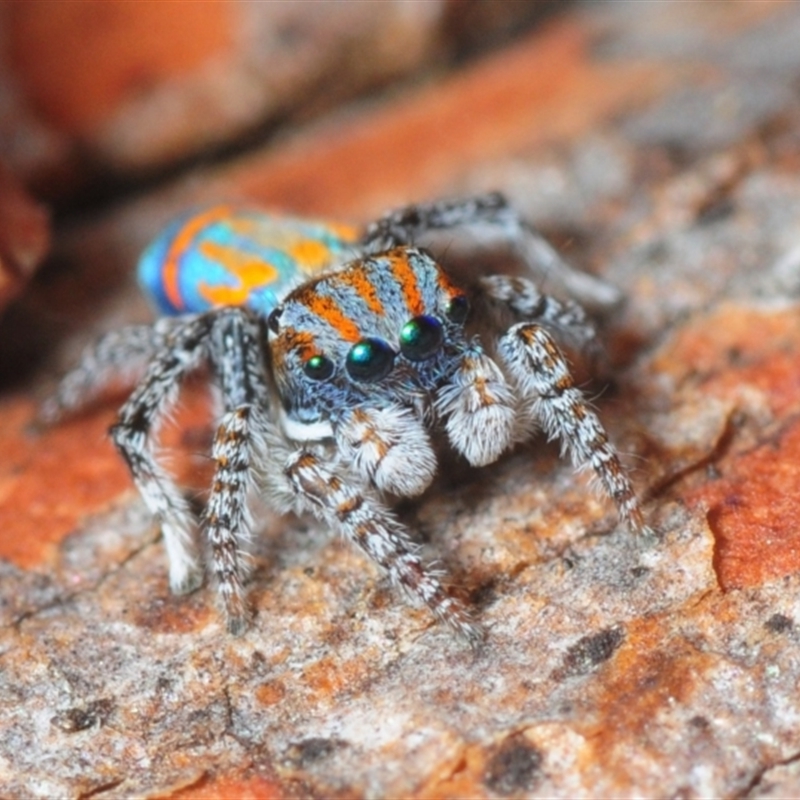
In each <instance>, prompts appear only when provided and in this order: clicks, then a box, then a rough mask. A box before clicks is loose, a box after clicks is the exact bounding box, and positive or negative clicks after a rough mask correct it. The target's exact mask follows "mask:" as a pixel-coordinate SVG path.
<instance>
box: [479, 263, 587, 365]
mask: <svg viewBox="0 0 800 800" xmlns="http://www.w3.org/2000/svg"><path fill="white" fill-rule="evenodd" d="M480 286H481V289H482V290H483V292H484V293H485V295H486V296H487V297H489V298H490V299H492V300H495V301H497V302H499V303H502V304H503V305H504V306H505V307H506V308H508V309H509V310H510V311H511V312H512V314H513V315H514V316H515V317H516V318H517V319H518V320H525V321H527V322H541V323H543V324H544V325H547V326H548V327H549V328H556V329H558V330H559V331H560V332H561V333H563V334H564V335H565V336H566V337H567V339H568V340H569V341H570V343H571V344H573V345H575V346H576V347H578V348H579V349H580V350H582V351H587V352H588V353H589V354H591V355H596V354H597V352H598V344H597V334H596V332H595V329H594V325H592V323H591V322H590V321H589V319H588V317H587V316H586V312H585V311H584V310H583V308H582V307H581V306H579V305H578V304H577V303H574V302H572V301H571V300H558V299H556V298H555V297H551V296H550V295H547V294H543V293H542V292H540V291H539V290H538V288H537V287H536V284H535V283H533V281H530V280H528V279H527V278H519V277H513V276H510V275H487V276H486V277H484V278H481V280H480Z"/></svg>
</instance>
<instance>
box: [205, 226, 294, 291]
mask: <svg viewBox="0 0 800 800" xmlns="http://www.w3.org/2000/svg"><path fill="white" fill-rule="evenodd" d="M200 252H201V253H202V254H203V255H204V256H205V257H206V258H209V259H210V260H212V261H216V262H217V263H218V264H221V265H222V266H223V267H225V269H226V270H227V271H228V272H229V273H230V274H231V275H232V276H233V277H235V278H237V279H238V280H239V285H238V286H225V285H222V286H213V285H210V284H208V283H206V282H205V281H204V282H203V283H201V284H200V285H199V286H198V287H197V290H198V292H199V293H200V295H201V296H202V297H203V298H205V299H206V300H208V302H209V303H211V304H212V305H214V306H240V305H243V304H244V303H245V302H246V301H247V298H248V297H249V296H250V293H251V292H252V291H253V289H255V288H258V287H261V286H266V285H267V284H270V283H274V282H275V281H276V280H277V279H278V278H279V277H280V273H279V272H278V270H277V268H276V267H274V266H273V265H272V264H270V263H269V262H267V261H264V260H263V259H260V258H258V257H257V256H253V255H252V254H251V253H243V252H242V251H241V250H237V249H236V248H235V247H229V246H226V245H222V244H219V243H218V242H213V241H210V240H209V241H205V242H202V243H201V244H200Z"/></svg>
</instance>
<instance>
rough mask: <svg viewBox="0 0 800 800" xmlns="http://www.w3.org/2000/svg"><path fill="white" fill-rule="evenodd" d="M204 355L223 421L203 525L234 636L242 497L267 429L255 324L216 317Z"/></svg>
mask: <svg viewBox="0 0 800 800" xmlns="http://www.w3.org/2000/svg"><path fill="white" fill-rule="evenodd" d="M209 351H210V357H211V362H212V364H213V366H214V368H215V370H216V374H217V379H218V382H219V386H220V389H221V394H222V402H223V407H224V416H223V417H222V420H221V421H220V424H219V426H218V428H217V432H216V435H215V437H214V446H213V450H212V456H213V458H214V461H215V464H216V469H215V473H214V482H213V485H212V489H211V494H210V496H209V499H208V505H207V508H206V514H205V525H206V533H207V536H208V540H209V543H210V545H211V566H212V569H213V572H214V575H215V578H216V583H217V588H218V591H219V593H220V596H221V598H222V604H223V609H224V612H225V619H226V622H227V627H228V630H229V631H230V632H231V633H233V634H239V633H241V632H242V631H243V630H244V629H245V627H246V625H247V608H246V605H245V601H244V592H243V589H242V580H243V573H244V572H245V566H246V557H247V556H246V553H244V552H242V551H241V550H240V545H241V544H242V543H243V542H246V541H247V540H248V539H249V538H250V534H251V523H250V518H249V514H248V509H247V494H248V491H249V489H250V487H251V486H252V483H253V471H254V466H255V465H254V461H256V460H263V459H265V458H266V452H265V451H264V449H263V444H264V437H265V432H266V431H267V427H268V425H269V423H268V421H267V418H266V415H265V412H266V409H267V404H268V402H269V396H268V389H267V384H266V377H265V367H264V361H263V355H262V349H261V344H260V337H259V328H258V323H257V321H256V320H255V319H254V318H253V317H252V316H251V315H250V313H249V312H247V311H246V310H244V309H242V308H225V309H222V310H221V311H219V312H216V313H215V315H214V322H213V325H212V328H211V335H210V339H209Z"/></svg>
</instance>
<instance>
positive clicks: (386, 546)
mask: <svg viewBox="0 0 800 800" xmlns="http://www.w3.org/2000/svg"><path fill="white" fill-rule="evenodd" d="M283 475H284V478H285V480H286V481H287V482H288V486H287V487H286V489H288V490H289V491H290V492H292V493H293V494H294V497H295V500H296V501H297V502H299V503H300V504H301V505H302V506H304V507H306V508H310V509H311V510H312V511H313V512H314V513H315V514H316V515H317V516H318V517H319V518H320V519H322V520H323V521H324V522H326V523H327V524H329V525H330V526H331V527H332V528H334V529H335V530H339V531H341V533H342V534H343V535H344V536H345V537H346V538H348V539H349V540H350V541H352V542H354V543H355V544H356V545H358V547H360V548H361V550H363V551H364V552H365V553H366V554H367V555H368V556H369V557H370V558H371V559H372V560H373V561H375V562H376V563H377V564H378V565H379V566H381V567H382V568H383V569H384V570H386V572H387V573H388V575H389V578H390V580H391V582H392V583H393V584H394V585H395V586H398V587H400V588H402V589H405V590H406V591H408V592H409V593H410V594H411V595H412V596H414V597H416V598H418V599H419V600H421V601H422V602H423V603H425V604H426V605H427V606H428V608H430V610H431V611H432V612H433V613H434V615H435V616H436V617H437V618H438V619H440V620H442V621H443V622H445V623H447V624H448V625H449V626H450V627H451V628H453V629H454V630H455V631H456V632H457V633H458V634H460V635H461V636H463V637H464V638H466V639H467V640H468V641H469V642H471V643H472V644H473V645H475V644H477V643H479V642H480V641H481V640H482V639H483V629H482V628H481V627H480V626H479V625H478V624H477V623H475V622H474V621H473V620H472V618H471V617H470V614H469V612H468V610H467V609H466V608H465V607H464V606H463V605H462V604H461V603H460V602H459V601H458V600H457V599H455V598H454V597H450V595H449V594H448V593H447V592H446V591H445V589H444V587H443V586H442V584H441V583H440V582H439V580H438V578H437V576H436V575H435V574H434V573H432V572H431V571H430V570H429V569H427V568H426V567H425V565H424V564H423V563H422V561H421V560H420V558H419V556H418V555H417V549H418V548H417V546H416V545H415V544H414V543H413V542H412V541H411V540H410V538H409V537H408V534H407V532H406V530H405V528H403V526H402V525H401V524H400V523H399V522H398V521H397V520H396V519H395V518H394V517H393V516H392V514H391V513H390V512H389V511H388V510H387V509H386V508H384V507H383V505H382V504H381V503H379V502H378V501H377V500H376V499H375V498H374V497H372V496H370V495H369V494H368V493H366V492H364V491H362V490H361V489H359V488H357V487H355V486H351V485H348V483H347V482H346V481H345V480H344V479H343V478H342V477H340V476H339V475H338V474H337V472H336V470H335V468H333V467H331V466H330V465H329V464H327V463H325V460H324V459H323V457H322V456H320V455H319V454H318V453H316V452H314V451H313V450H311V449H308V448H304V449H299V450H296V451H294V452H291V453H289V454H288V458H287V459H286V460H285V461H284V468H283Z"/></svg>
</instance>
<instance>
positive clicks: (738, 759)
mask: <svg viewBox="0 0 800 800" xmlns="http://www.w3.org/2000/svg"><path fill="white" fill-rule="evenodd" d="M798 35H800V9H798V7H797V6H795V5H792V4H784V3H758V4H755V3H751V4H746V3H740V4H717V3H713V4H712V3H705V4H697V3H695V4H669V5H668V6H667V5H665V4H650V3H647V4H645V3H639V4H631V3H623V2H620V3H608V4H602V5H599V4H587V5H584V6H580V5H577V6H574V7H571V8H570V10H569V11H568V12H567V13H566V14H565V15H563V16H562V17H561V18H560V19H557V20H555V21H551V22H549V23H547V24H546V25H544V27H542V28H541V29H539V30H538V31H537V32H536V33H534V34H533V35H531V36H530V37H529V38H527V39H523V40H520V41H519V42H518V43H517V44H515V45H512V46H511V47H509V48H508V49H506V50H503V51H500V52H497V53H495V54H492V55H491V56H488V57H485V58H484V59H481V60H479V61H477V62H473V63H472V64H469V65H467V66H465V67H464V68H462V69H461V70H459V71H458V72H456V73H455V74H453V75H450V76H443V77H440V78H437V79H436V80H435V81H434V82H433V83H431V84H429V85H427V86H425V87H420V88H416V89H413V90H409V91H407V92H406V93H404V94H401V95H399V96H394V97H390V98H387V99H386V100H385V101H384V102H381V103H376V104H375V105H373V106H371V107H370V108H367V109H361V110H358V111H357V112H349V113H347V114H342V115H341V116H337V117H333V118H327V119H326V120H325V121H322V122H319V123H315V125H314V126H313V127H310V128H308V129H306V130H304V131H302V132H301V133H299V134H297V135H296V136H295V137H293V138H289V139H287V140H286V141H285V142H282V143H279V144H276V145H274V146H272V147H270V148H268V149H266V150H264V151H260V152H256V153H254V154H247V155H245V156H242V157H241V158H239V159H236V160H234V161H233V162H232V163H230V164H227V165H225V166H224V167H215V168H213V169H208V170H200V171H196V172H195V173H194V174H192V175H191V176H189V177H187V178H184V179H182V180H180V181H177V182H176V183H175V184H174V185H172V186H170V187H169V188H167V189H165V190H162V191H160V192H158V193H154V194H151V195H148V196H147V197H145V198H144V199H142V200H139V201H136V202H131V203H129V204H126V205H124V206H121V207H120V208H118V209H117V210H115V211H113V212H112V213H109V214H107V215H105V216H103V217H102V218H100V217H92V218H91V219H88V220H87V221H85V222H82V223H80V224H78V223H75V224H74V225H73V226H72V228H71V229H70V230H68V231H65V232H64V234H63V235H62V236H60V238H59V240H58V242H57V251H58V254H59V258H60V270H59V269H56V268H53V269H52V270H51V271H50V272H49V274H48V275H47V276H44V279H42V280H41V281H39V282H38V283H37V285H36V286H35V287H34V288H33V290H32V292H31V293H30V295H29V297H28V298H26V300H25V301H24V303H23V304H22V305H21V306H20V307H19V308H18V309H17V311H16V312H15V316H13V317H12V319H13V321H14V322H15V325H16V326H17V327H16V328H15V330H16V331H17V335H18V336H20V337H22V338H24V339H25V340H26V341H27V340H30V341H34V342H36V343H37V347H39V348H40V349H41V350H44V351H45V353H46V354H49V356H50V357H51V358H53V359H54V361H55V362H56V363H58V362H61V363H62V364H63V363H67V362H69V360H70V359H72V358H74V355H75V353H76V350H77V348H79V346H80V345H81V343H82V342H85V341H87V340H89V339H91V338H92V336H93V335H95V334H96V333H97V332H98V331H100V330H103V329H106V328H109V327H113V326H115V325H118V324H120V322H121V321H130V320H132V319H142V318H144V317H145V315H146V313H147V312H146V309H145V308H144V306H143V305H142V303H141V300H138V299H137V295H136V293H135V290H134V288H133V287H132V286H131V284H130V280H129V277H128V276H129V268H130V264H131V263H132V260H133V258H134V254H135V252H136V250H137V248H138V247H139V246H140V245H141V243H142V242H143V241H145V240H146V239H147V237H149V236H150V235H151V234H152V232H153V231H154V230H155V229H156V228H157V227H158V225H159V224H160V223H161V221H163V219H164V218H166V217H168V216H169V215H170V214H171V213H173V212H174V210H175V209H176V208H178V207H182V206H184V205H186V204H187V202H193V201H196V200H197V199H200V200H203V199H208V198H210V197H220V196H224V197H245V198H249V199H253V200H255V201H260V202H263V203H269V204H274V205H281V206H282V207H284V208H287V209H291V210H294V211H298V212H303V213H317V214H326V215H336V216H340V217H342V218H348V217H351V218H353V219H356V220H364V219H368V218H369V217H370V216H373V215H374V214H376V213H377V212H379V211H381V210H383V207H384V206H386V205H392V204H394V203H400V202H406V201H408V200H411V199H417V198H423V197H429V196H432V195H436V194H444V193H446V194H460V193H464V192H472V191H480V190H485V189H490V188H499V189H503V190H504V191H506V192H507V193H508V195H509V196H510V197H511V198H512V200H513V201H514V202H515V203H516V204H517V206H518V207H519V208H520V209H521V210H522V211H523V213H525V214H526V216H528V217H529V218H530V219H532V220H533V221H534V222H536V223H537V224H539V226H540V227H541V228H542V229H543V230H545V231H546V232H547V233H548V234H549V235H550V236H551V238H552V239H553V241H555V242H557V243H558V244H559V245H560V247H561V249H562V252H564V253H565V254H566V255H567V257H569V258H570V259H571V260H572V261H573V262H574V263H577V264H580V265H582V266H585V267H586V268H588V269H589V270H591V271H593V272H596V273H600V274H603V275H604V276H605V277H606V278H608V279H609V280H611V281H613V282H614V283H616V284H617V285H619V286H620V287H622V288H623V289H624V290H625V292H626V294H627V296H628V302H627V304H626V305H625V307H624V308H623V309H621V310H620V311H619V312H618V313H616V314H615V315H613V316H611V317H610V318H608V319H605V320H603V321H602V338H603V340H604V342H605V343H606V344H607V348H608V359H607V363H606V364H605V365H602V366H603V370H602V372H603V377H602V378H601V379H598V380H597V381H596V382H595V383H594V384H592V385H591V388H590V391H591V392H592V393H594V396H595V398H596V399H595V404H596V406H597V408H598V412H599V414H600V416H601V417H602V419H603V420H604V422H605V423H606V425H607V427H608V429H609V432H610V434H611V437H612V439H613V440H614V441H615V442H616V443H617V445H618V446H619V448H620V450H621V451H622V452H623V454H624V456H625V460H626V463H627V464H628V465H629V466H630V468H631V469H632V474H633V478H634V481H635V483H636V484H637V487H638V489H639V491H640V493H641V495H642V497H643V498H644V499H645V501H646V510H647V514H648V516H649V519H650V521H651V523H652V525H653V527H654V528H655V529H656V530H657V532H658V537H657V541H656V542H654V543H646V542H640V541H637V540H636V539H635V538H634V537H633V536H632V535H631V534H629V533H628V532H626V531H625V530H624V529H623V528H622V527H621V526H619V525H617V523H616V519H615V515H614V513H613V510H612V509H611V507H610V504H609V503H608V502H606V501H605V500H603V499H602V498H599V497H598V496H596V495H595V494H593V493H592V491H591V485H590V484H591V481H590V480H589V478H588V476H586V475H575V474H574V473H573V472H572V470H571V469H570V467H569V466H568V465H567V464H566V463H565V462H563V461H561V460H560V459H559V458H558V450H557V447H556V446H555V445H552V444H546V443H545V442H544V441H542V440H537V441H536V442H535V443H534V444H533V445H531V446H527V447H522V448H519V449H518V450H517V451H515V452H514V453H513V454H511V455H509V456H508V457H507V458H504V459H503V460H502V461H501V462H499V463H498V464H495V465H492V466H489V467H486V468H483V469H481V470H476V471H468V470H464V471H461V470H458V479H456V478H455V476H448V477H447V478H443V479H442V480H441V481H440V482H439V483H438V484H437V485H436V486H434V487H433V488H432V490H431V491H429V492H428V493H427V494H426V495H425V497H424V498H423V499H422V500H421V501H420V502H419V503H417V504H415V505H413V506H409V507H404V508H403V509H402V514H403V517H404V519H405V520H406V521H407V522H408V524H409V525H410V526H411V527H412V529H413V530H414V531H415V535H416V537H417V538H418V540H419V541H420V543H421V544H422V545H423V551H424V553H425V555H426V556H427V557H428V558H429V559H431V560H433V559H439V560H441V562H442V564H443V566H444V568H445V569H446V570H447V573H448V575H449V576H450V577H451V580H452V587H453V590H454V591H457V592H458V593H460V594H461V596H463V597H464V598H465V599H468V600H469V602H471V604H472V605H473V606H474V607H475V609H476V611H477V612H478V613H479V615H480V618H481V620H482V621H483V622H484V623H485V624H486V625H487V627H488V629H489V632H490V633H489V638H488V641H487V643H486V646H485V647H484V648H483V649H481V650H480V651H478V652H473V651H471V650H470V649H469V648H467V647H465V646H464V645H463V644H462V643H460V642H459V641H456V640H454V639H453V637H452V636H451V635H450V634H449V633H448V631H446V630H444V629H442V628H441V627H439V626H436V625H435V624H433V623H432V621H431V619H430V617H429V615H428V613H427V612H426V611H425V610H424V609H416V608H409V606H408V605H407V604H406V603H405V602H404V601H403V600H402V598H399V597H397V596H396V594H395V593H394V592H392V591H391V590H390V588H389V587H388V585H387V583H386V581H385V579H384V578H383V577H382V576H381V575H380V574H379V573H378V572H377V571H376V570H375V569H374V568H373V567H372V566H371V565H370V564H368V563H367V562H365V560H364V559H363V558H362V557H361V556H360V555H359V554H358V553H356V552H355V551H354V550H353V549H352V548H351V547H349V546H348V545H347V544H346V543H344V542H342V541H339V540H337V539H333V538H331V537H330V536H329V535H328V533H327V532H326V531H325V530H324V529H322V528H321V527H320V526H318V525H317V524H316V523H314V522H313V521H311V520H308V519H296V518H292V517H289V518H278V517H276V516H275V515H273V514H271V513H270V512H269V511H267V510H265V511H264V512H263V514H262V515H261V516H260V520H261V521H262V523H263V529H264V533H263V536H261V537H259V539H258V541H257V542H256V543H255V553H254V556H255V567H256V568H255V571H254V575H253V578H252V580H251V582H250V583H249V586H248V591H249V599H250V602H251V603H252V606H253V608H254V610H255V619H254V624H253V626H252V628H251V629H250V630H249V631H248V632H247V633H246V634H245V635H244V636H243V637H241V638H238V639H234V638H231V637H229V636H227V635H226V634H225V633H224V629H223V627H222V626H221V625H220V622H219V617H218V615H217V612H216V610H215V608H214V599H213V592H212V591H211V590H210V589H208V588H205V589H203V590H201V591H199V592H196V593H195V594H193V595H191V596H189V597H183V598H176V597H172V596H171V595H170V594H169V590H168V586H167V577H166V565H165V555H164V552H163V546H162V543H161V541H160V539H159V536H158V531H157V528H156V526H155V525H154V524H153V522H152V520H150V519H149V518H148V516H147V515H146V513H145V512H144V510H143V506H142V504H141V502H140V501H139V500H138V498H137V497H136V495H135V493H134V492H133V491H132V489H131V488H130V484H129V481H128V479H127V477H126V475H125V471H124V469H123V467H122V465H121V464H120V463H119V460H118V459H117V458H116V456H115V455H114V453H113V452H112V448H111V446H110V444H109V443H108V441H107V440H106V439H105V438H104V431H105V429H106V427H107V425H108V424H109V423H110V421H111V420H112V419H113V408H114V405H113V403H112V404H110V405H101V406H99V407H98V408H96V409H93V410H89V411H87V412H86V413H84V414H82V415H80V416H78V417H76V418H75V419H72V420H70V421H68V422H65V423H64V424H63V425H61V426H58V427H56V428H52V429H39V428H36V427H35V426H33V424H32V420H33V415H34V408H35V404H34V394H35V393H36V392H41V391H43V388H44V387H45V386H47V385H48V375H47V372H46V371H45V370H44V369H43V367H42V366H41V363H42V362H41V355H40V356H39V360H38V361H36V360H34V359H31V360H30V362H31V363H26V369H25V370H24V371H21V373H20V375H19V376H16V377H17V382H16V384H15V385H14V388H13V389H11V388H10V389H8V390H7V391H6V392H5V394H4V395H2V397H0V414H1V415H2V419H3V420H4V424H3V426H2V428H0V452H2V453H3V457H2V459H0V559H1V560H0V570H2V577H1V578H0V581H1V583H0V730H2V736H0V794H2V796H8V797H53V796H60V797H63V796H69V797H85V796H89V795H94V796H102V797H129V796H132V795H135V796H143V797H155V796H158V797H164V796H172V797H175V798H204V797H209V798H210V797H219V796H233V795H236V796H250V797H284V796H319V797H353V796H356V797H361V796H383V797H389V796H392V797H415V796H418V797H433V798H456V797H465V796H469V797H516V796H519V797H522V796H524V797H548V798H552V797H563V798H575V797H586V798H594V797H602V796H615V797H618V796H648V797H665V796H670V797H672V796H675V797H678V796H680V797H701V796H704V797H707V796H715V797H717V796H725V797H748V798H761V797H764V798H766V797H787V796H797V795H798V794H800V775H799V774H798V769H797V765H798V763H800V696H798V692H797V686H798V683H799V682H800V634H798V625H800V532H799V531H800V525H798V521H800V422H798V420H800V255H798V253H799V252H800V222H799V221H800V180H798V171H799V170H800V162H798V159H797V152H798V144H799V143H800V141H799V140H800V103H798V100H797V97H796V91H794V88H793V87H796V85H797V81H798V80H799V79H800V59H798V57H797V49H796V48H795V47H792V46H787V42H790V43H791V42H794V41H796V40H797V36H798ZM25 303H27V305H25ZM33 309H35V310H36V312H37V313H36V314H34V313H33ZM53 318H57V319H58V320H59V328H58V330H57V332H56V333H57V338H58V339H59V340H60V344H59V349H58V351H56V350H55V339H56V335H55V334H50V335H46V334H44V333H43V328H44V327H46V326H51V325H52V320H53ZM7 331H8V327H6V328H5V329H4V332H7ZM4 332H0V333H2V334H3V335H6V333H4ZM2 338H3V336H0V339H2ZM23 344H24V342H20V348H21V347H22V346H23ZM11 377H14V376H8V378H7V379H8V380H9V381H10V378H11ZM201 386H202V383H198V384H193V386H192V389H190V391H187V392H186V393H185V394H186V403H185V407H184V408H183V409H182V411H181V414H180V415H179V416H178V418H177V419H176V421H175V424H174V425H173V426H171V427H170V430H169V431H167V432H166V434H165V443H166V444H168V445H169V446H170V447H172V448H174V449H175V450H176V452H177V454H178V455H177V456H176V460H175V469H176V471H177V472H178V474H179V476H180V478H181V482H182V483H183V484H184V485H187V486H190V487H192V490H195V489H196V490H199V489H200V487H202V485H203V480H204V475H205V467H206V466H207V465H206V463H205V462H206V459H205V457H204V455H203V453H205V452H207V448H208V411H207V407H206V402H205V394H204V392H203V391H202V390H201V388H200V387H201Z"/></svg>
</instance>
